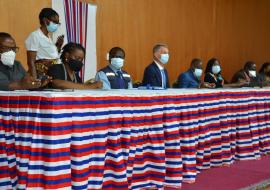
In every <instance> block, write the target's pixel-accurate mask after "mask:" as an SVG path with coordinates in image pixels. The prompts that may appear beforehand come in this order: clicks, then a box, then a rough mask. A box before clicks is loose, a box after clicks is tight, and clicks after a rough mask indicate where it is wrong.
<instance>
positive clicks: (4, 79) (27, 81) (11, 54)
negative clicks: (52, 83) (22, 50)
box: [0, 32, 47, 90]
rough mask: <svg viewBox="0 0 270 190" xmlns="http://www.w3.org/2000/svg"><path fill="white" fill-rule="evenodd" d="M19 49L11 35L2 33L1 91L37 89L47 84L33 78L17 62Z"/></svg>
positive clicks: (0, 33) (0, 42)
mask: <svg viewBox="0 0 270 190" xmlns="http://www.w3.org/2000/svg"><path fill="white" fill-rule="evenodd" d="M18 49H19V48H18V47H16V43H15V40H14V39H13V38H12V36H11V35H10V34H8V33H5V32H0V90H28V89H36V88H39V87H41V86H43V85H45V83H46V84H47V81H44V83H41V81H40V80H36V79H34V78H32V77H31V76H30V75H29V74H27V73H26V71H25V70H24V68H23V66H22V65H21V63H20V62H18V61H16V60H15V57H16V52H17V51H18Z"/></svg>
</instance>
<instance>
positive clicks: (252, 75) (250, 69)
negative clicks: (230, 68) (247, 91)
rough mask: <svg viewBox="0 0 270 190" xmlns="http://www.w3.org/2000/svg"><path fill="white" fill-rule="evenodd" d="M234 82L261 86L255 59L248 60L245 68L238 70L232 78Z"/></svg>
mask: <svg viewBox="0 0 270 190" xmlns="http://www.w3.org/2000/svg"><path fill="white" fill-rule="evenodd" d="M231 82H232V83H239V82H242V83H246V84H247V85H246V86H249V87H253V86H260V82H259V81H258V78H257V74H256V64H255V63H254V62H253V61H248V62H246V64H245V66H244V68H243V69H241V70H239V71H238V72H236V73H235V74H234V76H233V78H232V81H231Z"/></svg>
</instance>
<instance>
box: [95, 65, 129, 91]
mask: <svg viewBox="0 0 270 190" xmlns="http://www.w3.org/2000/svg"><path fill="white" fill-rule="evenodd" d="M109 67H110V68H111V69H112V70H113V72H114V73H115V74H117V71H118V70H117V69H116V68H115V67H114V66H113V65H111V64H110V65H109ZM120 70H121V69H120ZM95 80H96V81H101V82H102V83H103V89H105V90H109V89H111V84H110V81H109V80H108V77H107V76H106V74H105V73H104V72H103V71H99V72H97V74H96V76H95ZM132 88H133V87H132V80H130V82H129V83H128V89H132Z"/></svg>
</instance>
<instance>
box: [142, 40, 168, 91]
mask: <svg viewBox="0 0 270 190" xmlns="http://www.w3.org/2000/svg"><path fill="white" fill-rule="evenodd" d="M168 61H169V49H168V46H167V45H165V44H156V45H155V46H154V48H153V62H152V63H151V64H150V65H148V66H147V67H146V68H145V70H144V75H143V81H142V83H143V85H144V86H148V85H150V86H156V87H162V88H170V84H169V76H168V72H167V70H166V69H165V68H164V66H165V65H166V64H167V63H168Z"/></svg>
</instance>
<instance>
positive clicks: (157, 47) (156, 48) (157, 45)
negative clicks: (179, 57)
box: [153, 43, 168, 53]
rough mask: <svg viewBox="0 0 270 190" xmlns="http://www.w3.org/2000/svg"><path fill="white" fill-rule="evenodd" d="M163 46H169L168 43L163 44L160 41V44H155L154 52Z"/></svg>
mask: <svg viewBox="0 0 270 190" xmlns="http://www.w3.org/2000/svg"><path fill="white" fill-rule="evenodd" d="M162 47H166V48H168V46H167V45H166V44H162V43H158V44H156V45H154V47H153V53H156V52H158V51H159V50H160V48H162Z"/></svg>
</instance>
